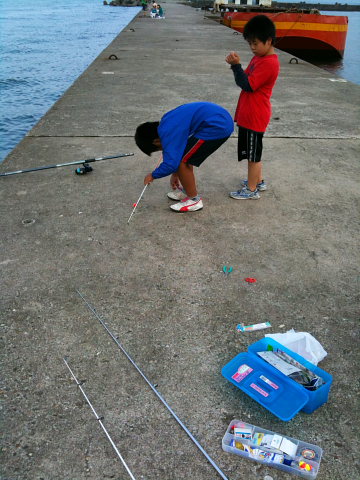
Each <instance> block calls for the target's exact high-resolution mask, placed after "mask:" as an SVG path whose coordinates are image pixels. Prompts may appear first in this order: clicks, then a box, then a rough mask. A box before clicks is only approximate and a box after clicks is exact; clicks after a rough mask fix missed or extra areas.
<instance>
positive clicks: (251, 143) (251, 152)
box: [238, 127, 264, 162]
mask: <svg viewBox="0 0 360 480" xmlns="http://www.w3.org/2000/svg"><path fill="white" fill-rule="evenodd" d="M263 136H264V134H263V133H260V132H255V131H254V130H248V129H247V128H243V127H239V136H238V160H239V162H241V160H244V159H247V160H249V162H261V154H262V148H263V146H262V138H263Z"/></svg>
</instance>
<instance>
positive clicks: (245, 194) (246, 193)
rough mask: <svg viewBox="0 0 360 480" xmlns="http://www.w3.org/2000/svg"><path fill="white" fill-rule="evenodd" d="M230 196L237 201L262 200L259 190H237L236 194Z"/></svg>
mask: <svg viewBox="0 0 360 480" xmlns="http://www.w3.org/2000/svg"><path fill="white" fill-rule="evenodd" d="M229 195H230V197H231V198H234V199H235V200H257V199H258V198H260V195H259V191H258V189H256V190H254V191H253V192H252V191H251V190H249V189H248V188H247V187H244V188H243V189H242V190H237V191H236V192H230V193H229Z"/></svg>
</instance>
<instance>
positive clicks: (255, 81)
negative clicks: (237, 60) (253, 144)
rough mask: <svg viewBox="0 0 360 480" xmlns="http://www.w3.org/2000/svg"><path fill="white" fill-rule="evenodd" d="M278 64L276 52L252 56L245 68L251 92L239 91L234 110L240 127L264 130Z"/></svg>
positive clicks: (278, 69)
mask: <svg viewBox="0 0 360 480" xmlns="http://www.w3.org/2000/svg"><path fill="white" fill-rule="evenodd" d="M279 71H280V64H279V59H278V56H277V55H276V54H274V55H265V56H263V57H257V56H254V57H253V58H252V59H251V62H250V63H249V65H248V66H247V68H246V69H245V73H246V75H247V77H248V80H249V84H250V86H251V89H252V92H245V91H244V90H242V91H241V93H240V97H239V101H238V104H237V107H236V112H235V121H236V123H237V125H239V126H240V127H244V128H248V129H249V130H255V132H265V130H266V127H267V126H268V124H269V122H270V118H271V103H270V98H271V94H272V90H273V87H274V85H275V82H276V79H277V77H278V75H279Z"/></svg>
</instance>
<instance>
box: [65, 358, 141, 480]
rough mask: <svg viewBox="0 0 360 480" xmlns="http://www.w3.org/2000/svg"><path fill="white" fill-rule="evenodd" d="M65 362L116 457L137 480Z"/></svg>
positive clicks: (134, 479) (101, 418) (133, 478)
mask: <svg viewBox="0 0 360 480" xmlns="http://www.w3.org/2000/svg"><path fill="white" fill-rule="evenodd" d="M63 360H64V362H65V365H66V366H67V368H68V369H69V372H70V373H71V376H72V377H73V379H74V380H75V383H76V385H77V386H78V387H79V389H80V391H81V393H82V394H83V396H84V398H85V400H86V401H87V403H88V405H89V407H90V408H91V410H92V412H93V414H94V415H95V418H96V420H97V421H98V422H99V424H100V426H101V428H102V429H103V431H104V433H105V435H106V436H107V438H108V440H109V442H110V443H111V445H112V447H113V449H114V450H115V452H116V455H117V456H118V457H119V458H120V460H121V462H122V464H123V465H124V467H125V468H126V471H127V472H128V474H129V475H130V478H131V479H132V480H136V478H135V477H134V475H133V474H132V473H131V470H130V469H129V467H128V466H127V465H126V462H125V460H124V459H123V457H122V456H121V453H120V452H119V450H118V448H117V447H116V445H115V443H114V442H113V440H112V438H111V437H110V435H109V433H108V431H107V430H106V428H105V426H104V424H103V422H102V420H103V417H99V415H98V414H97V413H96V410H95V408H94V407H93V406H92V404H91V402H90V400H89V399H88V396H87V395H86V393H85V391H84V389H83V387H82V386H81V382H79V380H78V379H77V378H76V376H75V374H74V372H73V371H72V370H71V368H70V365H69V364H68V362H67V358H66V357H64V358H63Z"/></svg>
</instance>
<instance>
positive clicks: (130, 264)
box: [0, 4, 360, 480]
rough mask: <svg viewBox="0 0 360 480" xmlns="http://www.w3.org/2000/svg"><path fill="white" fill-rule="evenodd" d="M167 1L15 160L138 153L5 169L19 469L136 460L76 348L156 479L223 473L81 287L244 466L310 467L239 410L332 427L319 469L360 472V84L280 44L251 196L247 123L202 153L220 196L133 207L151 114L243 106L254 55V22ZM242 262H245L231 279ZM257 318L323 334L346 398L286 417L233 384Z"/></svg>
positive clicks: (7, 290)
mask: <svg viewBox="0 0 360 480" xmlns="http://www.w3.org/2000/svg"><path fill="white" fill-rule="evenodd" d="M166 15H167V17H166V20H163V21H161V22H160V21H157V20H152V19H150V18H148V17H142V16H140V15H139V16H138V17H137V18H136V19H135V20H134V21H133V22H131V24H129V26H128V28H126V29H125V30H124V31H123V32H122V33H121V34H120V35H119V36H118V37H117V38H116V39H115V40H114V41H113V42H112V43H111V44H110V45H109V47H108V48H106V49H105V50H104V51H103V52H102V54H101V55H100V56H99V57H98V58H97V59H96V60H95V61H94V62H93V64H92V65H91V66H90V67H89V68H88V69H87V70H86V71H85V72H84V73H83V75H81V76H80V77H79V78H78V80H77V81H76V82H75V83H74V84H73V85H72V87H71V88H70V89H69V90H68V91H67V92H66V93H65V95H64V96H63V97H62V98H61V99H60V100H59V101H58V102H57V103H56V104H55V105H54V106H53V108H52V109H51V110H50V111H49V112H48V113H47V114H46V115H45V116H44V117H43V118H42V119H41V120H40V122H39V123H38V124H37V125H36V126H35V128H34V129H33V130H32V131H31V132H30V133H29V135H27V137H25V138H24V140H23V141H22V142H21V143H20V144H19V145H18V146H17V147H16V148H15V150H14V151H13V152H12V153H11V154H10V155H9V156H8V157H7V159H6V160H5V161H4V163H3V165H2V170H3V171H4V170H16V169H20V168H29V167H31V166H37V165H45V164H49V163H61V162H64V161H66V160H68V161H71V160H76V159H81V158H87V157H93V156H94V155H111V154H112V153H116V152H119V151H124V152H130V151H135V152H136V156H134V157H129V158H126V159H124V160H120V161H117V160H114V161H111V162H104V163H103V164H98V165H96V167H95V170H94V172H92V173H91V174H89V175H86V176H83V177H82V176H76V175H74V174H73V172H72V170H71V169H65V168H63V169H57V170H50V171H44V172H39V173H32V174H26V175H18V176H14V177H8V178H2V179H1V198H0V201H1V206H2V213H1V225H2V228H1V247H2V248H1V258H0V265H1V268H2V275H1V279H2V285H1V299H2V309H1V328H2V329H3V334H2V338H3V342H4V346H3V352H4V359H3V377H4V379H5V381H4V386H3V387H2V390H1V399H2V401H3V405H4V412H5V414H4V415H3V431H4V432H5V434H4V435H3V439H2V453H3V461H2V465H1V467H0V469H1V470H0V472H1V478H4V479H5V478H11V479H13V480H18V479H22V480H23V479H24V478H27V479H39V480H40V479H41V478H44V479H47V480H48V479H59V478H76V479H78V480H82V479H88V478H93V479H99V478H118V477H119V478H120V477H124V478H126V477H125V473H124V471H123V469H122V466H121V465H120V464H119V462H118V460H117V459H116V457H115V456H114V454H113V451H112V449H111V447H110V446H109V444H108V443H107V440H106V438H104V436H103V434H102V432H101V430H100V429H99V426H98V424H97V422H96V421H94V420H93V418H92V416H91V412H90V410H89V408H88V406H87V405H86V404H85V403H84V401H83V399H82V397H81V396H80V394H79V392H78V390H77V389H76V386H75V384H74V383H73V382H72V380H71V378H70V377H69V374H68V371H67V370H66V368H65V366H64V364H63V361H62V357H63V356H64V355H69V358H70V359H71V365H72V367H73V368H74V370H75V372H76V373H77V374H78V376H79V377H80V378H81V379H86V390H87V393H88V395H89V398H90V399H91V401H92V402H93V404H94V406H95V407H96V409H97V411H98V412H99V413H100V414H101V415H104V417H105V419H104V422H105V424H106V427H107V428H108V429H109V431H110V432H111V434H112V436H113V438H114V439H115V441H116V444H117V445H118V447H119V449H120V451H121V452H122V454H123V455H124V457H125V459H126V461H127V463H128V465H129V466H130V467H131V469H132V471H133V472H134V473H135V475H136V477H137V478H142V477H143V478H147V479H155V478H158V479H179V478H186V479H190V478H191V479H194V478H196V479H198V480H209V479H212V478H214V479H216V478H217V476H216V472H215V471H214V470H213V469H212V467H211V466H210V465H209V464H208V463H207V462H206V460H205V459H204V457H203V456H202V455H201V454H200V453H199V451H198V450H197V449H196V447H195V446H194V445H193V444H192V443H191V442H190V441H189V439H188V438H187V437H186V436H185V435H184V434H183V432H182V431H181V430H180V429H179V428H178V426H177V425H176V423H175V422H174V421H173V419H172V418H171V417H170V416H169V415H168V413H167V412H166V410H164V409H163V407H162V406H161V404H160V403H159V402H158V400H157V399H156V397H154V395H153V393H152V392H151V391H149V389H148V388H147V386H146V385H145V384H144V382H143V380H142V379H141V378H140V377H139V376H138V374H137V373H136V372H135V371H134V370H133V369H132V367H131V365H129V363H128V361H127V360H126V359H125V358H123V357H122V356H121V354H120V353H119V351H118V350H116V349H115V348H114V346H113V344H112V343H111V342H110V340H109V338H108V337H107V336H106V335H105V333H104V332H103V331H102V330H101V329H100V328H99V325H98V322H96V320H95V319H94V318H93V317H92V315H91V314H90V313H89V311H88V310H86V308H85V307H84V305H83V303H81V301H80V300H79V298H78V295H77V294H76V292H75V289H79V290H80V291H81V292H82V293H83V294H85V295H86V296H87V297H88V298H89V300H90V301H91V303H92V304H94V305H95V307H96V308H97V310H98V311H99V312H100V313H101V314H102V315H103V316H104V317H105V318H106V320H107V321H108V323H109V325H110V326H111V327H112V329H113V330H114V331H115V332H116V334H117V335H119V339H120V340H121V341H122V343H123V344H124V345H125V346H126V348H127V350H128V351H129V352H130V353H131V355H132V357H133V358H134V359H135V360H136V362H137V363H138V364H139V365H140V366H141V367H142V368H143V370H144V371H145V372H146V374H147V376H148V377H149V378H150V379H151V381H152V382H154V383H157V384H158V389H159V391H160V392H161V393H162V395H163V396H164V397H165V398H166V400H167V401H168V403H169V404H170V405H171V406H172V408H173V409H174V410H175V412H176V413H177V414H178V415H179V417H180V418H181V419H182V420H183V421H184V423H185V424H186V425H187V427H188V428H189V429H190V430H191V431H192V433H193V434H194V435H195V436H196V438H197V439H198V440H199V441H200V443H201V444H202V445H203V446H204V447H205V448H206V450H207V451H208V453H209V454H210V455H211V456H212V458H213V459H214V460H216V462H217V463H218V464H219V465H220V467H221V468H222V470H223V471H224V472H225V473H226V475H228V477H229V478H230V479H235V478H241V477H244V478H259V479H263V478H264V476H265V474H266V473H267V474H270V475H271V476H272V477H273V478H274V479H280V478H290V477H289V476H287V475H285V474H282V473H279V472H277V471H276V470H272V469H270V468H268V467H264V466H261V465H259V464H256V463H252V462H249V461H246V460H240V459H239V458H237V457H234V456H231V455H229V454H226V453H224V452H223V451H222V449H221V438H222V436H223V434H224V432H225V430H226V427H227V425H228V423H229V422H230V420H231V419H232V418H240V419H244V420H247V421H250V422H251V423H253V424H255V425H261V426H263V427H264V428H267V429H270V430H274V431H277V432H279V433H284V434H288V435H290V436H292V437H295V438H300V439H304V440H305V439H306V440H307V441H309V442H310V443H315V444H317V445H319V446H321V447H322V448H323V449H324V461H323V462H322V464H321V467H320V473H319V475H318V479H319V480H325V479H326V480H338V479H340V478H344V479H345V478H346V479H350V478H356V477H357V476H358V465H357V464H356V461H355V458H356V455H357V450H356V447H355V444H354V443H352V442H349V441H348V439H349V438H353V437H354V436H356V434H358V431H357V427H356V425H354V413H353V406H354V402H355V401H356V398H357V395H358V393H359V392H358V383H357V380H358V369H357V365H358V361H359V359H358V348H357V344H358V335H359V332H358V330H357V329H358V325H357V301H358V299H357V294H358V290H359V272H358V269H357V260H358V245H357V239H358V238H359V224H358V221H357V220H358V211H359V209H358V206H359V192H358V181H357V176H358V173H359V163H358V160H357V159H358V158H359V150H360V135H359V130H358V125H359V121H358V120H359V109H358V106H357V99H358V96H359V90H360V87H359V86H356V85H354V84H352V83H350V82H346V81H342V79H340V78H337V77H333V76H332V75H330V74H328V73H326V72H324V71H322V70H320V69H317V68H316V67H313V66H311V65H309V64H307V63H305V62H302V61H299V63H298V64H296V63H291V64H290V63H289V60H290V58H291V57H290V56H289V55H287V54H285V53H283V52H279V58H280V61H281V69H282V70H281V76H280V78H279V81H278V83H277V86H276V89H275V91H274V100H273V120H272V123H271V126H270V128H269V131H268V133H267V135H266V139H265V142H264V144H265V151H264V167H265V175H266V179H267V181H268V183H269V185H270V188H269V191H268V192H265V193H264V194H263V195H262V198H261V199H260V200H259V201H257V202H250V203H248V202H244V204H242V203H241V202H240V203H241V204H240V205H239V202H235V201H232V200H231V199H230V198H228V196H227V193H228V191H229V190H230V189H233V188H234V187H235V186H236V185H237V184H238V181H239V179H240V178H241V177H242V175H243V174H244V173H245V167H244V166H241V167H242V168H240V166H239V165H238V163H237V161H236V142H237V140H236V137H235V135H234V137H233V138H231V139H230V140H229V141H228V142H227V143H226V144H225V145H224V146H223V147H222V148H221V149H220V150H218V151H217V152H216V153H215V154H214V155H213V156H212V157H211V158H209V159H208V160H207V161H206V162H205V163H204V165H203V166H202V167H201V168H200V169H199V172H198V180H199V190H200V192H201V193H202V194H203V197H204V202H205V208H204V210H203V211H201V212H196V213H195V214H193V215H185V216H181V215H177V214H175V213H172V212H170V210H169V208H168V201H167V200H166V197H165V193H166V192H167V189H168V183H167V180H166V179H164V180H159V181H156V182H154V184H152V185H151V186H150V187H149V188H148V189H147V192H146V195H145V197H144V199H143V201H142V203H141V205H140V207H139V209H138V211H137V213H136V215H135V216H134V218H133V220H132V223H131V224H130V225H129V226H128V225H127V223H126V221H127V218H128V216H129V214H130V211H131V210H132V204H133V202H134V201H136V199H137V198H138V195H139V193H140V192H141V189H142V180H143V177H144V176H145V174H146V173H147V172H148V171H150V170H151V169H152V168H153V166H154V165H155V164H156V162H157V160H158V158H157V157H156V158H155V157H154V158H151V159H149V158H147V157H145V156H144V155H142V154H141V153H140V152H139V151H138V150H137V149H136V147H135V144H134V141H133V134H134V130H135V128H136V126H137V125H138V124H139V123H141V122H142V121H146V120H148V119H149V120H150V119H152V120H156V119H158V118H160V116H161V115H163V114H164V113H165V112H166V111H168V110H170V109H171V108H174V107H176V106H177V105H179V104H181V103H185V102H190V101H196V100H208V101H214V102H216V103H219V104H221V105H223V106H224V107H225V108H227V109H228V110H229V111H233V110H234V107H235V104H236V100H237V97H238V93H239V91H238V89H237V88H236V86H235V85H234V81H233V77H232V73H231V71H230V70H229V68H228V67H227V65H226V64H225V62H224V57H225V54H226V53H227V52H228V51H230V50H237V51H240V54H241V56H242V60H243V62H244V63H247V62H248V61H249V59H250V52H249V51H248V48H247V45H246V44H245V42H243V40H242V39H241V37H240V36H238V35H233V32H232V31H231V30H230V29H228V28H226V27H223V26H222V25H219V24H217V23H216V22H210V21H209V20H207V19H205V18H204V16H203V13H202V12H197V11H195V10H194V9H191V8H190V7H187V6H184V5H178V4H167V5H166ZM111 55H115V56H116V57H117V59H110V57H111ZM112 58H113V57H112ZM223 265H232V266H233V268H234V270H233V273H232V276H231V277H229V278H228V279H227V280H226V281H224V277H223V273H222V266H223ZM247 276H251V277H256V278H257V283H256V284H254V285H249V284H247V283H246V282H244V281H243V279H244V278H245V277H247ZM242 321H244V322H249V323H257V321H270V322H271V324H272V329H271V332H277V331H286V330H287V329H290V328H295V329H296V330H298V331H309V332H310V333H312V334H313V335H314V336H315V337H316V338H317V339H318V340H319V341H320V342H321V343H322V345H323V346H324V348H325V349H326V350H327V352H328V356H327V357H326V358H325V360H323V362H322V363H321V367H322V368H323V369H325V370H326V371H328V372H330V373H331V374H332V375H333V376H334V384H333V387H332V390H331V392H330V399H329V402H328V403H327V404H326V405H324V406H323V407H321V408H320V409H319V410H317V411H316V412H315V413H314V414H312V415H306V414H302V413H300V414H299V415H297V416H296V417H295V418H294V419H293V420H292V421H291V422H289V423H283V422H280V421H279V420H277V419H276V417H274V416H272V415H271V414H270V413H269V412H267V410H265V409H263V408H262V407H260V406H259V405H258V404H256V403H255V402H254V401H252V400H251V399H250V398H248V397H246V396H245V395H243V394H241V393H240V392H239V391H237V390H236V389H234V388H233V387H232V386H231V385H230V384H228V383H227V382H226V381H225V380H224V379H223V378H222V377H221V374H220V370H221V367H222V366H223V365H224V364H225V363H227V362H228V361H229V360H230V359H231V358H232V357H233V356H234V355H235V354H237V353H238V352H240V351H246V350H247V348H248V345H249V344H250V343H253V342H255V341H256V340H258V339H260V338H262V336H263V333H262V332H254V333H253V334H251V335H250V334H249V336H240V335H239V334H238V333H237V332H236V331H235V327H236V325H237V324H238V323H240V322H242Z"/></svg>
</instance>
